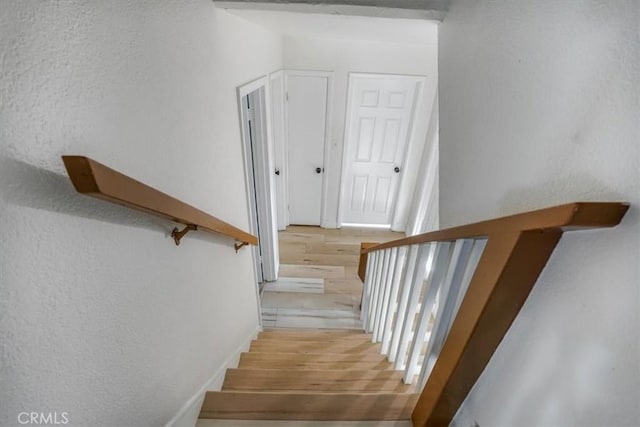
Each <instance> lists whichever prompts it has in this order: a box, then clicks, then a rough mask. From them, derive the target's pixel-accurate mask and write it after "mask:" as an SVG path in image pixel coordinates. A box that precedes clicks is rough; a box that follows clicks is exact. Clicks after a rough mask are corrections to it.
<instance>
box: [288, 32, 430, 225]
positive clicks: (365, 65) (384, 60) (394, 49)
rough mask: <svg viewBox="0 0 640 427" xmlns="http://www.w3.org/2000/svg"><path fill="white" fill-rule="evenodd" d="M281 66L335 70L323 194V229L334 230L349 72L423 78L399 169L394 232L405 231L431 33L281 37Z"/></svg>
mask: <svg viewBox="0 0 640 427" xmlns="http://www.w3.org/2000/svg"><path fill="white" fill-rule="evenodd" d="M283 50H284V56H283V57H284V59H283V62H284V67H285V68H287V69H303V70H304V69H306V70H324V71H334V72H335V74H334V89H333V90H334V97H333V105H332V106H331V109H332V111H331V118H330V120H331V122H330V124H331V130H330V141H329V150H328V153H329V154H328V157H329V158H328V159H325V171H326V173H328V174H329V175H328V188H327V191H326V194H327V195H328V199H327V201H326V206H325V212H326V218H325V219H326V221H325V223H324V224H323V226H326V227H336V226H337V225H338V224H337V215H338V202H339V196H340V179H341V172H342V154H343V142H344V127H345V110H346V104H347V86H348V73H349V72H366V73H387V74H412V75H424V76H426V77H427V83H426V87H425V88H424V90H423V92H422V96H421V97H420V99H419V101H418V102H419V104H418V105H417V108H416V113H415V118H416V126H414V132H413V136H412V138H411V140H410V142H409V147H408V151H409V153H411V154H410V155H409V156H408V159H407V163H406V165H405V167H404V173H403V174H404V177H403V179H404V180H405V181H403V183H402V184H401V185H402V190H401V192H400V194H399V196H398V203H397V207H396V214H395V215H394V220H393V228H394V229H398V230H404V227H405V225H406V222H407V217H408V211H409V208H410V205H411V197H412V194H413V190H414V186H415V181H416V176H417V173H418V165H419V163H420V157H421V155H422V148H423V146H424V144H425V137H426V133H427V128H428V125H429V121H428V118H429V117H430V116H431V108H432V106H433V98H434V96H435V92H436V85H437V72H438V71H437V34H436V32H435V28H434V31H433V43H432V44H418V43H415V44H409V43H405V44H400V43H382V42H373V41H354V40H327V39H318V38H304V37H292V36H287V37H285V38H284V47H283Z"/></svg>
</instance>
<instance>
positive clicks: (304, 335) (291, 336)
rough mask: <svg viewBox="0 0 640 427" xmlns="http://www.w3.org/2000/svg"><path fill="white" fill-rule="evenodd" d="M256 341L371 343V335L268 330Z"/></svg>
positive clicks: (334, 331)
mask: <svg viewBox="0 0 640 427" xmlns="http://www.w3.org/2000/svg"><path fill="white" fill-rule="evenodd" d="M258 339H259V340H262V339H277V340H297V341H325V340H345V341H349V340H357V341H369V342H371V334H365V333H364V332H362V331H360V332H357V331H355V332H354V331H352V330H350V329H346V330H344V329H343V330H337V329H317V330H316V329H311V330H307V329H288V330H287V329H278V330H275V329H270V330H265V331H263V332H260V334H258Z"/></svg>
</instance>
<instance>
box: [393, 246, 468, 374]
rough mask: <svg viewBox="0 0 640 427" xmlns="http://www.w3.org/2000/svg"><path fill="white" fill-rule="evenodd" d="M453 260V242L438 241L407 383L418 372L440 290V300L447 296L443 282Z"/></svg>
mask: <svg viewBox="0 0 640 427" xmlns="http://www.w3.org/2000/svg"><path fill="white" fill-rule="evenodd" d="M455 255H456V254H455V253H454V256H455ZM451 260H452V255H451V242H438V243H437V244H436V254H435V260H434V262H433V264H432V268H431V270H430V271H429V272H428V273H427V280H426V282H427V288H426V289H425V292H424V294H423V295H422V308H421V310H420V314H419V316H418V323H417V325H416V330H415V333H414V334H413V340H412V342H411V348H410V349H409V357H408V358H407V365H406V368H405V371H404V382H405V383H406V384H411V382H413V376H414V375H415V373H416V368H417V366H418V359H419V357H420V351H421V350H422V346H423V345H424V342H425V337H426V336H427V331H428V329H429V320H430V317H431V313H432V311H433V306H434V304H435V302H436V297H437V296H438V292H439V293H440V301H442V300H443V298H446V289H445V288H446V286H443V283H446V280H447V279H446V278H445V275H446V273H447V271H448V270H449V268H448V267H449V265H450V262H451ZM454 262H455V260H454Z"/></svg>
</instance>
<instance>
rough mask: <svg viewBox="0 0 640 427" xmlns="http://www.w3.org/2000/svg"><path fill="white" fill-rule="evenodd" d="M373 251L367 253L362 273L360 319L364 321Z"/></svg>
mask: <svg viewBox="0 0 640 427" xmlns="http://www.w3.org/2000/svg"><path fill="white" fill-rule="evenodd" d="M374 257H375V254H374V253H371V252H370V253H368V254H367V271H366V273H365V275H364V285H363V288H362V299H361V300H360V320H361V321H363V322H364V318H365V312H366V311H367V305H368V304H369V298H370V296H371V282H372V280H373V267H374V262H375V261H374Z"/></svg>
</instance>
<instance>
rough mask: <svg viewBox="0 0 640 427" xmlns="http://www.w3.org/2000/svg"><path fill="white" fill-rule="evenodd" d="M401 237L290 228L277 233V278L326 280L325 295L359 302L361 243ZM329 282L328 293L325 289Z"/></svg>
mask: <svg viewBox="0 0 640 427" xmlns="http://www.w3.org/2000/svg"><path fill="white" fill-rule="evenodd" d="M403 237H405V234H404V233H397V232H394V231H389V230H380V229H375V228H373V229H372V228H366V229H365V228H341V229H333V228H320V227H307V226H299V225H292V226H290V227H288V228H287V230H286V231H281V232H280V233H278V238H279V243H280V276H283V277H315V278H322V279H325V293H335V294H347V295H352V296H355V297H358V298H360V295H361V293H362V282H361V281H360V279H359V278H358V275H357V267H358V259H359V256H360V243H361V242H388V241H390V240H396V239H401V238H403ZM327 282H329V284H330V285H331V286H330V289H329V292H328V291H327V288H326V285H327Z"/></svg>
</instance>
